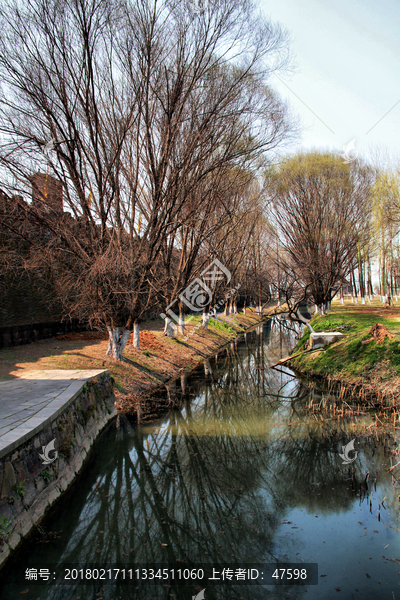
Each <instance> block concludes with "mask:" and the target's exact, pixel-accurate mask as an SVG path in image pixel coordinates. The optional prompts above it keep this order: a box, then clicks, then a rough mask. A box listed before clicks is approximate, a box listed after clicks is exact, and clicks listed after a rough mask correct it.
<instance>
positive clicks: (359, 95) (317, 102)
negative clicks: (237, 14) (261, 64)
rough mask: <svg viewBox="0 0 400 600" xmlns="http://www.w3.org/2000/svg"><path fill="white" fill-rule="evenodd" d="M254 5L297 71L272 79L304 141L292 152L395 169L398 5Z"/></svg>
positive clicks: (328, 1)
mask: <svg viewBox="0 0 400 600" xmlns="http://www.w3.org/2000/svg"><path fill="white" fill-rule="evenodd" d="M259 5H260V8H261V9H262V11H263V12H264V14H265V16H266V17H267V18H268V19H269V20H270V21H273V22H278V23H280V25H281V26H283V27H284V28H285V29H286V30H287V31H288V33H289V36H290V50H291V54H292V57H293V60H292V66H293V67H294V69H293V70H292V72H284V73H278V74H277V75H273V76H272V78H271V84H272V85H273V87H274V89H275V90H277V91H278V92H279V94H280V95H281V97H282V98H284V99H285V100H286V101H287V102H288V103H289V105H290V107H291V110H292V112H293V113H294V114H296V115H297V116H298V118H299V121H300V125H301V129H300V134H301V138H300V139H298V140H296V141H295V142H294V143H292V144H291V146H290V150H291V151H298V150H300V149H303V150H307V149H312V148H318V149H329V150H336V151H339V152H341V153H344V154H346V152H347V156H349V157H351V156H354V155H358V156H361V157H365V158H366V159H368V160H374V158H375V157H378V160H379V162H380V163H381V164H382V163H383V166H392V167H395V166H397V165H400V137H399V136H400V35H399V33H400V31H399V30H400V0H379V2H378V1H377V0H362V1H361V0H348V1H346V0H260V1H259ZM352 140H354V143H353V145H354V150H352V149H351V146H349V144H350V143H351V142H352ZM346 147H347V148H348V149H347V151H346V150H345V148H346ZM385 163H386V164H385Z"/></svg>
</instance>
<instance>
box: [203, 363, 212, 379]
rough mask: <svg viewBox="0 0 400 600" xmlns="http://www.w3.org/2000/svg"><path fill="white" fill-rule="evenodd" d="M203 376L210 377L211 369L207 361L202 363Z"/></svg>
mask: <svg viewBox="0 0 400 600" xmlns="http://www.w3.org/2000/svg"><path fill="white" fill-rule="evenodd" d="M204 375H205V376H206V377H207V375H212V369H211V364H210V361H209V360H205V361H204Z"/></svg>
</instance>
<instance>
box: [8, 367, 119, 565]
mask: <svg viewBox="0 0 400 600" xmlns="http://www.w3.org/2000/svg"><path fill="white" fill-rule="evenodd" d="M114 401H115V398H114V393H113V388H112V381H111V377H110V373H109V371H103V372H102V373H100V374H98V375H96V376H95V377H92V378H90V379H87V380H86V382H85V381H82V386H80V388H79V389H78V391H77V392H76V393H75V394H74V395H73V396H72V398H70V399H69V400H68V402H66V403H65V405H64V406H63V408H62V410H60V411H58V412H56V413H55V414H54V420H52V419H50V420H47V421H45V422H44V423H43V428H42V429H40V428H37V429H36V430H35V431H32V437H30V438H29V439H26V437H25V439H24V441H23V442H22V443H21V444H20V445H17V446H16V445H15V444H13V445H12V449H10V451H8V449H5V451H4V452H3V453H2V456H1V457H0V566H1V565H3V564H4V562H5V560H6V559H7V557H8V556H9V554H10V552H11V551H12V550H14V549H15V548H16V547H17V546H18V544H19V543H20V542H21V541H22V539H23V538H24V537H26V536H27V535H28V533H29V532H30V531H31V530H32V529H33V528H34V526H35V525H36V524H38V523H39V521H40V520H41V518H42V517H43V515H44V513H45V512H46V510H47V509H48V508H49V507H50V506H51V505H52V504H53V503H54V501H55V500H56V499H57V498H58V497H59V496H60V494H62V492H63V491H65V490H66V489H67V487H68V486H69V485H70V483H71V482H72V481H73V480H74V478H75V477H76V475H77V474H78V473H79V471H80V469H81V468H82V465H83V462H84V460H85V458H86V456H87V453H88V451H89V448H90V447H91V446H92V444H93V442H94V441H95V439H96V437H97V435H98V434H99V432H100V431H101V430H102V429H103V428H104V427H105V426H106V425H107V423H108V422H109V421H110V420H111V419H112V418H113V417H114V416H115V415H116V414H117V411H116V408H115V405H114ZM38 429H39V430H38ZM52 440H55V442H54V447H55V451H56V452H57V453H58V455H57V458H56V459H55V460H54V456H55V454H54V452H53V450H52V449H50V450H48V451H47V455H48V460H50V461H51V462H50V463H49V464H43V461H44V459H43V458H42V459H41V458H40V456H39V455H40V454H42V457H43V455H44V454H46V452H44V449H43V446H47V445H48V444H49V442H51V441H52Z"/></svg>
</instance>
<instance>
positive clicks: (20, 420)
mask: <svg viewBox="0 0 400 600" xmlns="http://www.w3.org/2000/svg"><path fill="white" fill-rule="evenodd" d="M103 372H104V369H91V370H86V371H85V370H78V369H77V370H61V369H57V370H54V371H27V372H26V373H23V374H22V375H20V376H19V377H18V378H16V379H10V380H7V381H0V458H1V457H2V456H4V455H5V454H7V453H8V452H11V451H12V450H14V448H17V447H18V446H19V445H21V444H23V443H24V442H26V441H27V440H29V439H30V438H31V437H32V436H33V435H35V434H36V433H38V432H39V431H40V430H41V429H43V428H44V427H45V426H46V425H47V424H48V423H50V422H51V421H53V420H54V418H56V417H57V416H58V415H59V414H60V413H61V412H62V411H63V410H64V408H65V407H66V406H67V405H68V404H70V402H72V401H73V400H74V398H75V397H76V395H77V394H78V393H79V392H80V390H81V389H82V387H83V386H84V385H85V382H86V381H88V380H89V379H91V378H93V377H96V376H97V375H99V374H100V373H103Z"/></svg>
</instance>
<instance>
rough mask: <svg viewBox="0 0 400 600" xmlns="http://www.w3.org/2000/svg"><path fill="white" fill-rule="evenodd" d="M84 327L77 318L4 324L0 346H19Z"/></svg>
mask: <svg viewBox="0 0 400 600" xmlns="http://www.w3.org/2000/svg"><path fill="white" fill-rule="evenodd" d="M77 329H78V330H82V329H86V326H83V325H81V326H79V320H78V319H72V321H44V322H42V323H24V324H22V325H6V326H4V327H0V348H9V347H11V346H21V345H22V344H30V343H31V342H37V341H38V340H45V339H47V338H51V337H55V336H56V335H62V334H64V333H69V332H70V331H76V330H77Z"/></svg>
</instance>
